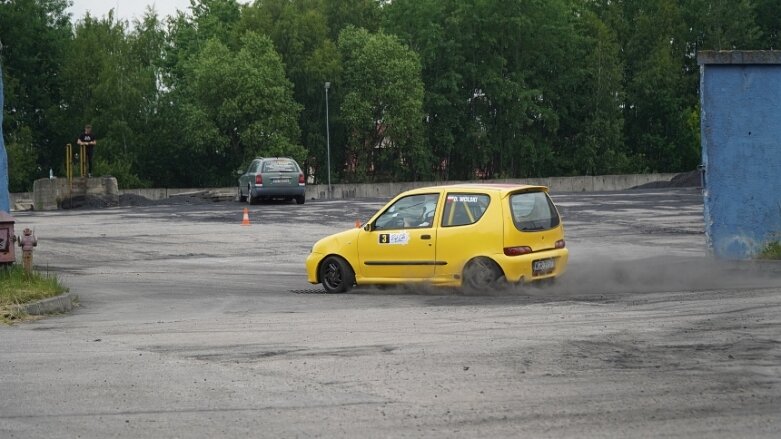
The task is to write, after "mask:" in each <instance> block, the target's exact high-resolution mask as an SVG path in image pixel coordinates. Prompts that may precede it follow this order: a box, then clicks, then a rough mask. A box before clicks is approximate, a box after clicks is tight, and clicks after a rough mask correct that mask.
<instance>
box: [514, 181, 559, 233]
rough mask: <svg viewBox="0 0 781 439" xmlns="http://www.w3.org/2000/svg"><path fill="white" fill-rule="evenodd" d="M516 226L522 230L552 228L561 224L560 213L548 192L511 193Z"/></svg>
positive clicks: (531, 230)
mask: <svg viewBox="0 0 781 439" xmlns="http://www.w3.org/2000/svg"><path fill="white" fill-rule="evenodd" d="M510 209H511V211H512V214H513V222H515V227H516V228H517V229H518V230H520V231H522V232H533V231H539V230H548V229H552V228H554V227H556V226H558V225H559V214H558V213H557V212H556V208H555V207H554V206H553V202H552V201H551V199H550V197H548V194H546V193H545V192H542V191H538V192H522V193H519V194H513V195H510Z"/></svg>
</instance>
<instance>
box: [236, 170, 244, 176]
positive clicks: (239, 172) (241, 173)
mask: <svg viewBox="0 0 781 439" xmlns="http://www.w3.org/2000/svg"><path fill="white" fill-rule="evenodd" d="M236 175H244V171H243V170H241V169H239V170H237V171H236Z"/></svg>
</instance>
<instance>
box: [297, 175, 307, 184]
mask: <svg viewBox="0 0 781 439" xmlns="http://www.w3.org/2000/svg"><path fill="white" fill-rule="evenodd" d="M305 184H306V180H304V174H298V185H299V186H303V185H305Z"/></svg>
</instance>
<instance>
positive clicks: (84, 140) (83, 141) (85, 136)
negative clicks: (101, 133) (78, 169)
mask: <svg viewBox="0 0 781 439" xmlns="http://www.w3.org/2000/svg"><path fill="white" fill-rule="evenodd" d="M76 143H78V144H79V145H85V146H86V148H85V149H86V151H87V176H88V177H92V156H93V155H94V154H95V145H96V144H97V142H96V141H95V135H94V134H92V125H85V126H84V132H83V133H81V134H79V139H78V140H76Z"/></svg>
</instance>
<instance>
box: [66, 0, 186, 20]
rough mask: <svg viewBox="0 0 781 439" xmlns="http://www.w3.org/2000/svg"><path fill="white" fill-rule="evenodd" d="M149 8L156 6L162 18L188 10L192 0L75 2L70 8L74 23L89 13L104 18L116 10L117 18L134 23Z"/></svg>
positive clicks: (99, 0)
mask: <svg viewBox="0 0 781 439" xmlns="http://www.w3.org/2000/svg"><path fill="white" fill-rule="evenodd" d="M147 6H154V8H155V10H156V11H157V14H158V15H159V16H160V17H163V16H166V15H173V14H174V13H175V12H176V10H177V9H179V10H182V11H184V10H187V8H188V7H189V6H190V0H73V6H71V8H70V13H71V18H72V21H74V22H75V21H77V20H80V19H81V18H83V17H84V14H85V13H86V12H87V11H89V13H90V15H92V16H95V17H102V16H104V15H106V14H108V11H109V10H110V9H112V8H113V9H114V14H115V16H116V17H117V18H121V19H126V20H128V21H131V22H132V21H133V18H141V15H143V13H144V11H145V10H146V7H147Z"/></svg>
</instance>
